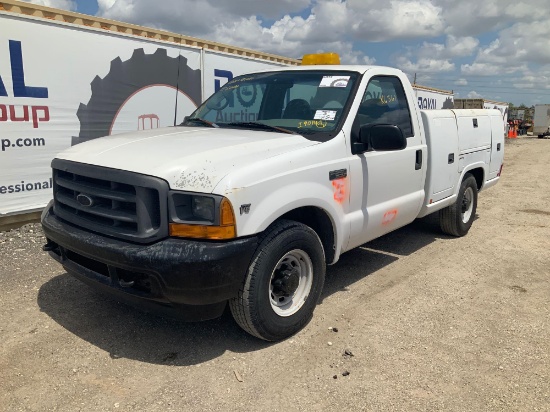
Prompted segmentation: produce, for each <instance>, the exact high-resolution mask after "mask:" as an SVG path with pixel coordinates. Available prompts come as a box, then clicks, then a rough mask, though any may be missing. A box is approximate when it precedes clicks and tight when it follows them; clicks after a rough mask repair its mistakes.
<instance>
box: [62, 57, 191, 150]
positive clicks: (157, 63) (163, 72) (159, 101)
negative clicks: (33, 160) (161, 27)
mask: <svg viewBox="0 0 550 412" xmlns="http://www.w3.org/2000/svg"><path fill="white" fill-rule="evenodd" d="M91 88H92V96H91V97H90V100H89V101H88V104H80V107H79V108H78V111H77V116H78V119H79V120H80V133H79V135H78V137H73V139H72V145H75V144H78V143H82V142H85V141H88V140H91V139H95V138H98V137H102V136H108V135H111V134H115V133H120V132H125V131H132V130H145V129H155V128H158V127H163V126H172V125H174V124H179V123H180V122H181V121H183V117H184V116H185V115H188V114H189V113H191V112H192V111H193V110H194V109H195V108H196V107H197V106H198V104H199V103H200V102H201V72H200V69H197V70H193V69H191V68H190V67H189V66H188V65H187V59H186V58H185V57H183V56H181V55H180V56H178V57H169V56H168V55H167V52H166V49H161V48H159V49H157V50H156V51H155V53H153V54H145V51H144V50H143V49H136V50H134V53H133V54H132V57H130V58H129V59H128V60H126V61H122V60H121V59H120V58H119V57H117V58H116V59H114V60H112V61H111V68H110V70H109V73H108V74H107V75H106V76H105V77H104V78H100V77H99V76H96V77H95V79H94V80H93V81H92V83H91ZM176 99H177V109H176Z"/></svg>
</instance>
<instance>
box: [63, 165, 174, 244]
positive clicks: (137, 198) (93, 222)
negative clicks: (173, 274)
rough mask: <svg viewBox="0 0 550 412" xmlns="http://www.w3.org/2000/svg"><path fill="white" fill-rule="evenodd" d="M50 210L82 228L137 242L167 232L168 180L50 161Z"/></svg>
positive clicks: (151, 238)
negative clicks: (51, 191) (52, 190)
mask: <svg viewBox="0 0 550 412" xmlns="http://www.w3.org/2000/svg"><path fill="white" fill-rule="evenodd" d="M52 167H53V182H54V213H55V214H56V215H57V216H58V217H60V218H61V219H63V220H65V221H67V222H69V223H72V224H74V225H77V226H79V227H82V228H86V229H89V230H92V231H94V232H97V233H101V234H105V235H108V236H112V237H115V238H121V239H127V240H132V241H135V242H139V243H146V242H152V241H155V240H157V239H160V238H162V237H165V236H167V234H168V221H167V207H166V199H167V193H168V184H167V183H166V182H165V181H163V180H161V179H158V178H154V177H151V176H145V175H140V174H137V173H132V172H126V171H121V170H116V169H109V168H104V167H98V166H92V165H86V164H82V163H75V162H67V161H63V160H59V159H55V160H54V161H53V162H52Z"/></svg>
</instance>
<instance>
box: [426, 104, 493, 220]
mask: <svg viewBox="0 0 550 412" xmlns="http://www.w3.org/2000/svg"><path fill="white" fill-rule="evenodd" d="M420 114H421V116H422V121H423V123H424V130H425V133H426V143H427V145H428V150H429V153H428V174H427V176H426V186H425V187H426V189H425V190H426V203H425V204H424V207H423V210H422V211H421V213H420V216H424V215H427V214H428V213H431V212H433V211H435V210H437V209H440V208H441V206H440V202H441V201H442V200H444V199H447V200H448V198H450V197H453V195H454V197H453V199H454V198H455V197H456V193H455V189H456V184H457V176H459V175H460V174H461V173H462V171H463V170H464V167H465V165H471V164H475V163H479V164H480V165H482V167H486V168H487V176H488V181H487V182H485V184H484V186H485V187H488V186H491V185H492V184H493V182H491V180H492V179H494V178H496V177H497V176H496V175H497V173H498V171H499V169H500V166H501V164H502V160H503V154H504V123H503V121H502V115H501V113H500V112H499V111H498V110H481V109H474V110H468V109H464V110H421V111H420ZM459 136H460V138H459ZM494 183H496V181H495V182H494ZM483 188H484V187H482V189H483ZM447 203H448V202H445V205H446V204H447Z"/></svg>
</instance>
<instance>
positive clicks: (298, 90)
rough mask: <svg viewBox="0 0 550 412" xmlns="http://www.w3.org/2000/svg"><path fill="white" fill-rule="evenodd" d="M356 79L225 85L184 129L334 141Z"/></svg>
mask: <svg viewBox="0 0 550 412" xmlns="http://www.w3.org/2000/svg"><path fill="white" fill-rule="evenodd" d="M358 77H359V74H358V73H354V72H345V71H326V70H325V71H321V70H308V71H283V72H268V73H256V74H249V75H244V76H240V77H236V78H235V79H233V80H231V81H229V82H227V83H226V84H225V85H224V86H223V87H222V88H221V89H220V90H218V91H217V92H216V93H214V94H213V95H212V96H211V97H210V98H209V99H208V100H207V101H206V102H204V103H203V104H202V105H201V106H200V107H199V108H198V109H197V110H196V111H195V112H194V113H193V114H192V115H191V116H189V118H188V120H186V121H185V122H184V123H183V124H184V125H193V126H196V125H202V126H205V127H209V126H210V127H230V128H246V129H254V130H265V131H271V132H281V133H298V134H301V135H303V136H305V137H306V138H309V139H312V140H320V141H325V140H328V139H330V138H332V137H334V136H335V135H336V134H337V132H338V131H339V128H340V127H341V124H340V123H341V122H342V121H343V113H344V111H345V110H347V108H348V105H349V103H350V102H351V98H350V97H352V91H354V90H355V84H356V82H357V78H358Z"/></svg>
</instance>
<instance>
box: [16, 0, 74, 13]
mask: <svg viewBox="0 0 550 412" xmlns="http://www.w3.org/2000/svg"><path fill="white" fill-rule="evenodd" d="M24 1H26V2H28V3H33V4H38V5H39V6H46V7H54V8H56V9H63V10H69V11H74V10H76V3H75V2H74V1H73V0H24Z"/></svg>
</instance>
